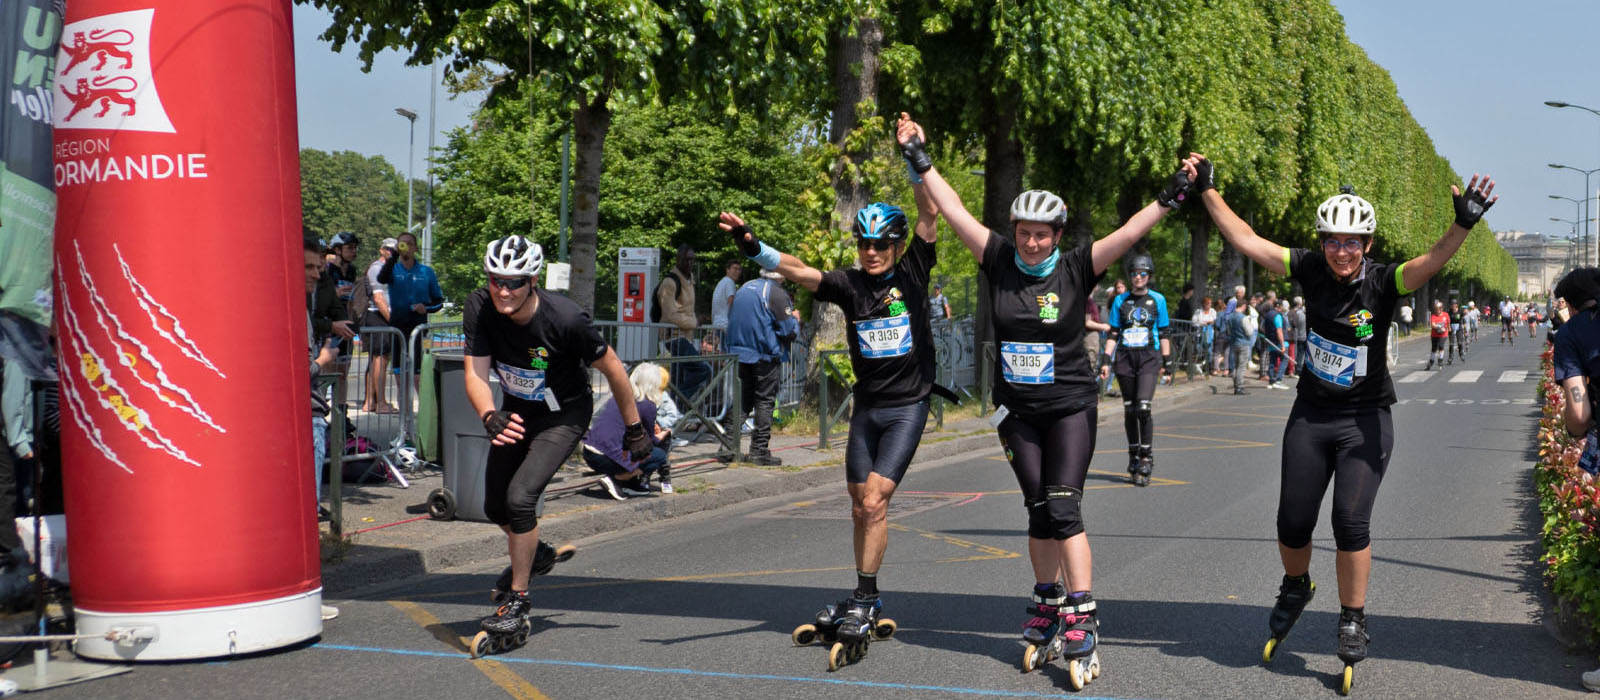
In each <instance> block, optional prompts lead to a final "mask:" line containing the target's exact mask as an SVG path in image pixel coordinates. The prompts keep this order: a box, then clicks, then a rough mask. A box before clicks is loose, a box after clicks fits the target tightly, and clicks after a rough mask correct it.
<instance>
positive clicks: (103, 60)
mask: <svg viewBox="0 0 1600 700" xmlns="http://www.w3.org/2000/svg"><path fill="white" fill-rule="evenodd" d="M155 12H156V11H155V10H154V9H144V10H131V11H128V12H117V13H114V14H109V15H100V16H99V17H90V18H87V19H83V20H79V21H77V22H73V23H72V24H69V25H66V26H65V27H63V28H62V33H61V35H62V36H63V37H68V38H66V39H64V40H63V41H62V42H61V49H60V50H59V51H58V52H57V54H56V66H57V67H56V76H55V84H56V86H57V90H56V94H55V104H54V109H53V111H52V114H54V116H55V119H54V124H55V128H57V129H111V130H117V131H154V132H158V133H166V134H170V133H175V132H176V129H173V128H172V121H171V120H169V119H168V118H167V112H166V109H165V108H163V107H162V106H161V97H160V96H159V95H158V94H156V83H155V75H154V73H153V72H152V69H151V65H152V63H153V62H152V60H151V55H150V30H151V26H152V24H153V22H154V19H155Z"/></svg>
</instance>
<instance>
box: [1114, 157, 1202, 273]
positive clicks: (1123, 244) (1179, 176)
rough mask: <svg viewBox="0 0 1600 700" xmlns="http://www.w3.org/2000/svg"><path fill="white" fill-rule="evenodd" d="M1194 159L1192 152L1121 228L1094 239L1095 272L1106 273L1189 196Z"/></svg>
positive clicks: (1193, 172) (1193, 178) (1192, 178)
mask: <svg viewBox="0 0 1600 700" xmlns="http://www.w3.org/2000/svg"><path fill="white" fill-rule="evenodd" d="M1196 160H1197V158H1196V156H1195V155H1193V154H1191V155H1190V156H1189V157H1188V158H1185V159H1184V160H1183V162H1182V163H1181V164H1179V167H1178V170H1177V172H1174V173H1173V174H1172V177H1171V178H1168V180H1167V187H1166V189H1163V190H1162V191H1161V192H1160V194H1157V195H1156V201H1154V202H1151V203H1149V204H1148V205H1146V206H1145V208H1143V209H1140V210H1139V212H1138V213H1137V214H1134V215H1133V216H1132V217H1131V218H1129V219H1128V221H1127V223H1124V224H1123V225H1122V227H1121V228H1119V229H1117V230H1115V231H1112V232H1111V235H1109V236H1106V237H1105V238H1102V239H1100V240H1098V241H1095V242H1094V245H1093V246H1092V247H1091V248H1090V253H1091V257H1092V258H1093V260H1094V273H1095V274H1096V275H1098V274H1100V273H1102V272H1105V271H1106V268H1108V267H1111V263H1114V262H1116V261H1117V259H1118V258H1121V257H1122V256H1123V255H1124V254H1126V253H1127V252H1128V249H1129V248H1132V247H1133V244H1134V243H1137V242H1138V241H1139V239H1141V238H1144V236H1145V234H1147V233H1150V229H1153V228H1155V227H1156V224H1158V223H1160V222H1161V219H1162V217H1165V216H1166V215H1167V213H1168V212H1170V211H1172V210H1174V209H1177V208H1178V207H1179V206H1181V205H1182V204H1183V200H1184V199H1186V198H1187V197H1188V195H1189V190H1190V188H1191V187H1192V185H1191V184H1190V183H1193V182H1194V181H1195V179H1196V171H1195V162H1196Z"/></svg>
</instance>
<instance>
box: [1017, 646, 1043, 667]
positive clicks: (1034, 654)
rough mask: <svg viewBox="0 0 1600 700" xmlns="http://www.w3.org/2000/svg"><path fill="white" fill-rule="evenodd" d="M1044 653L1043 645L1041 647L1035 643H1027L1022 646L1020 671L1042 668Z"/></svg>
mask: <svg viewBox="0 0 1600 700" xmlns="http://www.w3.org/2000/svg"><path fill="white" fill-rule="evenodd" d="M1044 655H1045V652H1044V647H1041V646H1039V645H1037V644H1029V645H1028V646H1027V647H1025V648H1023V650H1022V672H1023V673H1033V672H1034V671H1037V670H1039V669H1040V668H1043V667H1044V664H1045V656H1044Z"/></svg>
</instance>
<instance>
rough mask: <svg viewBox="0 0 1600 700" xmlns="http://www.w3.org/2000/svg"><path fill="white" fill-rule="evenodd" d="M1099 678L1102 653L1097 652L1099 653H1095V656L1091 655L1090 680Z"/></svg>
mask: <svg viewBox="0 0 1600 700" xmlns="http://www.w3.org/2000/svg"><path fill="white" fill-rule="evenodd" d="M1099 677H1100V652H1098V651H1097V652H1095V653H1094V654H1093V655H1091V656H1090V657H1089V678H1090V679H1095V678H1099Z"/></svg>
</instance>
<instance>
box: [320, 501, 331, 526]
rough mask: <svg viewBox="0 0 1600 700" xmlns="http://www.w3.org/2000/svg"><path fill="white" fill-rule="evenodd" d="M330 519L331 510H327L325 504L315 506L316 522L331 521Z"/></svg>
mask: <svg viewBox="0 0 1600 700" xmlns="http://www.w3.org/2000/svg"><path fill="white" fill-rule="evenodd" d="M332 520H333V511H331V510H328V508H327V506H321V505H319V506H317V522H319V523H326V522H331V521H332Z"/></svg>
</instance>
